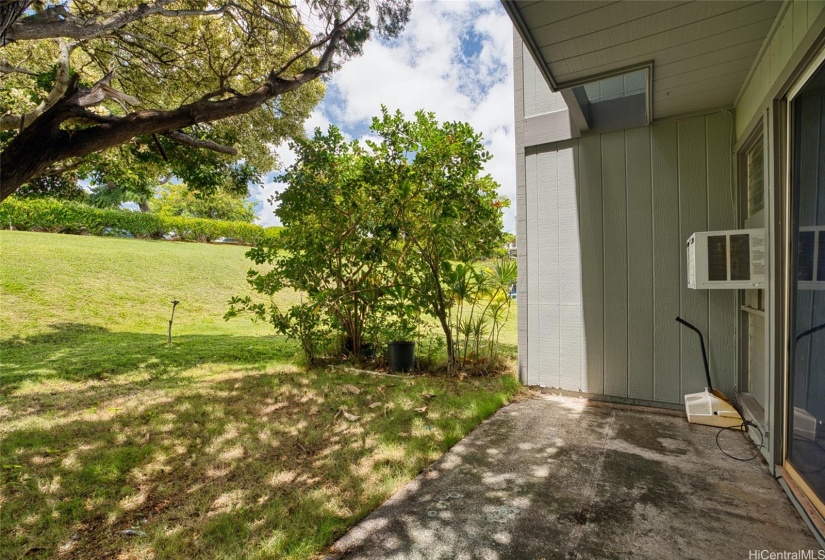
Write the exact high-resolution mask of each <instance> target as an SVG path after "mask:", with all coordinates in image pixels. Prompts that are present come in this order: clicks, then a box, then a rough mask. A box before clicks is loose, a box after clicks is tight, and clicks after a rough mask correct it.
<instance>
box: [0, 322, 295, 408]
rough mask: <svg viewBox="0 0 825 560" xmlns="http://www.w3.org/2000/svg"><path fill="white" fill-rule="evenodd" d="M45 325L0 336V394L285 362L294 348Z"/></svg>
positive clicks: (255, 339)
mask: <svg viewBox="0 0 825 560" xmlns="http://www.w3.org/2000/svg"><path fill="white" fill-rule="evenodd" d="M50 328H51V329H52V330H51V331H50V332H47V333H43V334H38V335H33V336H29V337H13V338H9V339H6V340H3V341H0V353H2V355H3V370H2V373H0V386H1V387H2V388H0V394H9V393H11V392H13V391H15V390H16V389H17V388H19V386H20V385H21V384H22V383H24V382H26V381H36V382H40V381H45V380H49V379H58V380H64V381H74V382H79V381H87V380H99V379H108V378H112V377H116V376H120V375H123V374H128V373H145V374H148V375H149V376H150V377H153V378H156V377H163V376H169V375H174V374H175V373H177V372H179V371H182V370H185V369H187V368H191V367H195V366H200V365H206V364H227V365H233V366H254V367H260V366H262V365H266V364H271V363H287V362H289V361H291V360H292V359H293V358H294V357H295V353H296V349H297V347H296V345H294V344H293V343H291V342H290V341H288V340H286V339H285V338H283V337H277V336H233V335H182V336H175V337H174V338H173V340H172V343H171V344H167V342H166V336H165V335H155V334H145V333H129V332H112V331H109V330H107V329H105V328H102V327H98V326H93V325H85V324H77V323H61V324H55V325H52V326H51V327H50Z"/></svg>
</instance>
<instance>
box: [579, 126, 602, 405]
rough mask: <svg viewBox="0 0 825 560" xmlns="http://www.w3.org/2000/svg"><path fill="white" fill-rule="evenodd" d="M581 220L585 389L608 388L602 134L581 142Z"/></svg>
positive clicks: (583, 383)
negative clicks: (605, 331)
mask: <svg viewBox="0 0 825 560" xmlns="http://www.w3.org/2000/svg"><path fill="white" fill-rule="evenodd" d="M578 160H579V161H578V188H579V224H581V228H580V232H581V274H582V306H583V307H582V314H583V316H584V332H583V333H582V334H583V337H584V340H583V347H582V357H583V362H582V363H583V366H584V367H583V371H582V378H581V386H582V391H584V392H586V393H595V394H602V393H603V392H604V249H603V247H604V245H603V244H604V237H603V232H602V231H603V223H602V215H603V208H602V157H601V136H598V135H594V136H586V137H584V138H582V139H581V140H579V142H578Z"/></svg>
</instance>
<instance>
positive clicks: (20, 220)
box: [0, 198, 280, 245]
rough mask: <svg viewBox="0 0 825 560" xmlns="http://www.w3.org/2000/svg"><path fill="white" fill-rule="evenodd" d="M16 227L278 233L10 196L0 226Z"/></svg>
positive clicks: (210, 235) (152, 233)
mask: <svg viewBox="0 0 825 560" xmlns="http://www.w3.org/2000/svg"><path fill="white" fill-rule="evenodd" d="M12 226H13V227H14V228H16V229H19V230H36V231H48V232H52V233H77V234H91V235H133V236H134V237H137V238H155V239H160V238H162V237H164V236H169V235H170V234H172V235H173V236H174V237H177V238H180V239H182V240H184V241H201V242H209V241H213V240H215V239H218V238H219V237H231V238H233V239H236V240H238V242H240V243H244V244H249V245H251V244H254V243H257V242H258V241H260V240H262V239H264V238H267V237H272V236H276V235H278V231H279V230H280V228H275V227H273V228H263V227H261V226H259V225H255V224H250V223H247V222H228V221H223V220H206V219H202V218H184V217H180V216H159V215H157V214H149V213H143V212H132V211H129V210H117V209H111V208H95V207H94V206H88V205H86V204H80V203H77V202H68V201H63V200H54V199H14V198H9V199H7V200H5V201H3V202H2V203H0V227H2V228H3V229H5V228H6V227H12Z"/></svg>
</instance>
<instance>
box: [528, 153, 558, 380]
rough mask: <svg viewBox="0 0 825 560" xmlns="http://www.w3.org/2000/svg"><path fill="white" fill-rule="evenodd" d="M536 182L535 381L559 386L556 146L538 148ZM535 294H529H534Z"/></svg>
mask: <svg viewBox="0 0 825 560" xmlns="http://www.w3.org/2000/svg"><path fill="white" fill-rule="evenodd" d="M537 178H538V184H539V194H538V212H539V217H538V219H539V227H538V236H539V240H540V243H539V245H538V259H537V261H535V265H534V268H535V270H536V274H538V277H539V279H538V287H539V289H538V298H537V300H536V303H538V304H539V306H540V311H539V339H540V351H539V364H540V368H541V369H540V372H539V383H540V384H541V385H543V386H545V387H558V386H559V334H560V333H559V223H558V216H559V197H558V154H557V152H556V148H555V147H553V148H551V149H549V150H548V149H539V151H538V161H537ZM535 296H536V294H533V297H535Z"/></svg>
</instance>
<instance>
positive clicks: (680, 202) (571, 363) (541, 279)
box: [519, 113, 737, 404]
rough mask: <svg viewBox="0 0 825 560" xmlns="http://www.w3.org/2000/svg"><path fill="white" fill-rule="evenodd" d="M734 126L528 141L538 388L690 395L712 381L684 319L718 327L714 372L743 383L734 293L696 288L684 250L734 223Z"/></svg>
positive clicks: (531, 311) (724, 384) (678, 126)
mask: <svg viewBox="0 0 825 560" xmlns="http://www.w3.org/2000/svg"><path fill="white" fill-rule="evenodd" d="M732 125H733V123H732V120H731V118H730V116H729V115H728V114H727V113H714V114H711V115H707V116H701V117H694V118H691V119H685V120H681V121H672V122H667V123H662V124H654V125H652V126H650V127H644V128H638V129H630V130H625V131H619V132H613V133H609V134H603V135H590V136H586V137H583V138H579V139H573V140H568V141H564V142H558V143H554V144H547V145H543V146H538V147H530V148H527V149H526V151H525V167H526V174H525V182H524V185H522V186H519V190H520V192H523V193H524V199H525V201H526V206H527V209H526V210H527V216H526V218H527V219H526V228H525V232H526V236H527V238H526V240H525V239H519V242H520V243H521V244H522V245H521V246H522V247H525V249H526V251H525V252H526V259H525V263H524V265H525V268H526V270H522V271H521V272H523V273H526V279H525V284H526V286H527V291H528V297H529V298H530V299H529V300H527V301H526V302H525V301H523V300H521V299H520V300H519V305H520V307H522V313H524V311H523V310H524V307H525V306H526V307H527V312H526V313H525V315H526V316H527V326H526V332H524V333H521V332H520V344H521V343H523V342H522V341H526V343H527V345H528V350H527V357H528V362H529V364H530V365H529V368H528V370H529V371H528V383H530V384H535V385H542V386H546V387H554V388H560V389H564V390H569V391H581V392H585V393H591V394H604V395H609V396H613V397H619V398H627V399H633V400H641V401H651V402H662V403H674V404H675V403H679V402H681V400H682V397H683V395H684V394H685V393H690V392H696V391H701V390H702V388H703V387H704V385H705V382H704V371H703V367H702V358H701V351H700V349H699V344H698V339H697V337H696V336H695V335H694V334H693V333H692V332H686V331H685V330H684V329H680V328H679V326H678V324H677V323H676V322H675V321H674V319H675V318H676V316H677V315H681V316H682V317H684V318H685V319H687V320H689V321H691V322H692V323H694V324H696V325H697V326H699V328H701V329H702V330H703V331H704V332H705V333H706V336H709V335H711V334H712V337H711V341H712V345H713V346H712V347H711V349H710V359H711V368H712V370H713V372H714V380H715V382H716V385H718V386H719V388H720V389H722V390H723V391H731V390H732V388H733V384H734V379H735V372H734V368H733V353H734V350H733V347H734V343H733V335H734V332H735V331H734V322H735V321H736V317H737V314H736V309H735V302H734V298H733V296H732V294H719V295H718V296H717V295H713V296H710V295H709V294H708V293H707V292H705V291H697V290H689V289H688V288H687V282H686V280H685V267H686V262H685V252H684V251H683V247H684V240H685V239H687V236H689V235H690V234H691V233H693V232H694V231H703V230H706V229H707V228H708V226H709V224H711V223H712V224H713V225H714V227H716V228H718V229H725V228H733V227H734V226H735V222H734V217H733V206H732V204H731V203H730V202H729V197H730V193H731V192H732V191H731V188H732V185H731V175H730V169H731V140H730V138H731V128H732ZM520 350H522V349H521V348H520Z"/></svg>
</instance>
